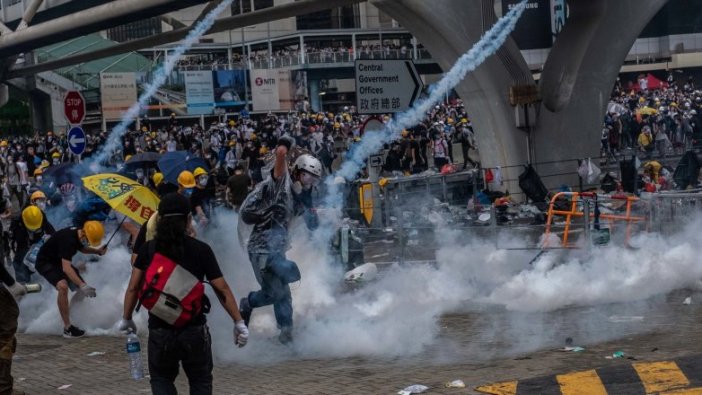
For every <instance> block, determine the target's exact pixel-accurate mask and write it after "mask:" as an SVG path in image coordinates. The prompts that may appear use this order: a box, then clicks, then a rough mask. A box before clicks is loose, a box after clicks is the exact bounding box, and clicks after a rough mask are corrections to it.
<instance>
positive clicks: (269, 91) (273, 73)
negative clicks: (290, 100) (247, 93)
mask: <svg viewBox="0 0 702 395" xmlns="http://www.w3.org/2000/svg"><path fill="white" fill-rule="evenodd" d="M278 77H279V70H278V69H268V70H251V99H252V101H253V110H254V111H278V110H280V88H279V85H280V83H279V80H278ZM288 81H289V77H288ZM288 89H289V88H288ZM288 95H289V94H288Z"/></svg>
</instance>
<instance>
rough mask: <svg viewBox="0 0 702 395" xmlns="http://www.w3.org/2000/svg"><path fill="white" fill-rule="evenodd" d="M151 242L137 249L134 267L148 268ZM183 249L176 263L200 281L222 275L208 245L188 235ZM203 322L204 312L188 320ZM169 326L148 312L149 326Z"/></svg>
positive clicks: (196, 322) (204, 320) (194, 322)
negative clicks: (181, 256)
mask: <svg viewBox="0 0 702 395" xmlns="http://www.w3.org/2000/svg"><path fill="white" fill-rule="evenodd" d="M153 243H155V241H150V242H148V243H146V244H144V245H143V246H142V247H141V249H140V250H139V255H138V256H137V259H136V261H135V262H134V267H135V268H136V269H139V270H143V271H144V272H146V269H148V267H149V265H150V264H151V259H152V256H151V254H150V252H149V249H150V246H151V245H152V244H153ZM151 248H154V247H151ZM183 250H184V251H185V256H184V257H183V260H182V262H177V263H178V264H179V265H180V266H182V267H183V268H184V269H185V270H187V271H189V272H190V273H191V274H192V275H193V276H195V277H197V278H198V279H199V280H200V281H204V280H205V279H207V280H208V281H212V280H215V279H218V278H220V277H222V271H221V270H220V268H219V264H218V263H217V258H215V255H214V252H212V249H211V248H210V246H208V245H207V244H205V243H203V242H201V241H199V240H197V239H194V238H192V237H190V236H185V240H184V242H183ZM205 322H207V319H206V318H205V315H204V314H201V315H200V316H199V317H196V318H194V319H193V320H192V321H190V322H189V323H188V325H204V324H205ZM171 327H172V326H171V325H169V324H168V323H166V322H165V321H163V320H161V319H160V318H158V317H156V316H153V315H151V314H149V328H171Z"/></svg>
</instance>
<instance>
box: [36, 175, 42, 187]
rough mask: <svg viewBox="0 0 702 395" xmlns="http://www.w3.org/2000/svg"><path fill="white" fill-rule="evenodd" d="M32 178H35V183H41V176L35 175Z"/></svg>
mask: <svg viewBox="0 0 702 395" xmlns="http://www.w3.org/2000/svg"><path fill="white" fill-rule="evenodd" d="M34 179H35V180H36V182H37V185H41V183H42V178H41V176H36V177H34Z"/></svg>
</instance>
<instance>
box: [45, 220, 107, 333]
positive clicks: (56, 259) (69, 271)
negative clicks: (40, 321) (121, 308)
mask: <svg viewBox="0 0 702 395" xmlns="http://www.w3.org/2000/svg"><path fill="white" fill-rule="evenodd" d="M104 236H105V229H104V228H103V226H102V224H101V223H100V222H97V221H86V222H85V224H84V225H83V227H82V228H75V227H70V228H65V229H61V230H59V231H58V232H56V233H54V235H53V236H51V238H50V239H49V240H47V241H46V242H45V243H44V245H43V246H42V247H41V249H40V250H39V253H38V255H37V260H36V262H37V263H36V269H37V272H39V274H41V275H42V276H43V277H44V278H45V279H46V280H47V281H48V282H49V283H50V284H51V285H53V286H54V287H55V288H56V290H57V291H58V297H57V300H56V302H57V304H58V309H59V313H60V314H61V320H63V337H66V338H74V337H81V336H83V335H84V334H85V331H84V330H82V329H79V328H77V327H75V326H73V325H71V318H70V309H69V304H68V291H69V289H74V290H76V291H77V294H76V295H78V294H80V295H81V296H87V297H89V298H94V297H95V296H96V292H95V288H93V287H91V286H89V285H88V284H86V283H85V281H84V280H83V278H82V277H81V276H80V274H78V269H77V268H76V267H75V266H73V265H72V262H71V261H72V259H73V256H74V255H75V254H76V253H78V252H79V251H80V252H82V253H84V254H97V255H105V252H107V247H100V245H101V244H102V238H103V237H104Z"/></svg>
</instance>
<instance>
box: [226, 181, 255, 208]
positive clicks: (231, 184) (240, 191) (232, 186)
mask: <svg viewBox="0 0 702 395" xmlns="http://www.w3.org/2000/svg"><path fill="white" fill-rule="evenodd" d="M249 185H251V178H249V176H247V175H246V174H234V175H233V176H231V177H229V180H227V188H229V196H230V199H229V200H230V203H231V204H234V205H237V206H240V205H241V203H244V199H246V195H248V194H249Z"/></svg>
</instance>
